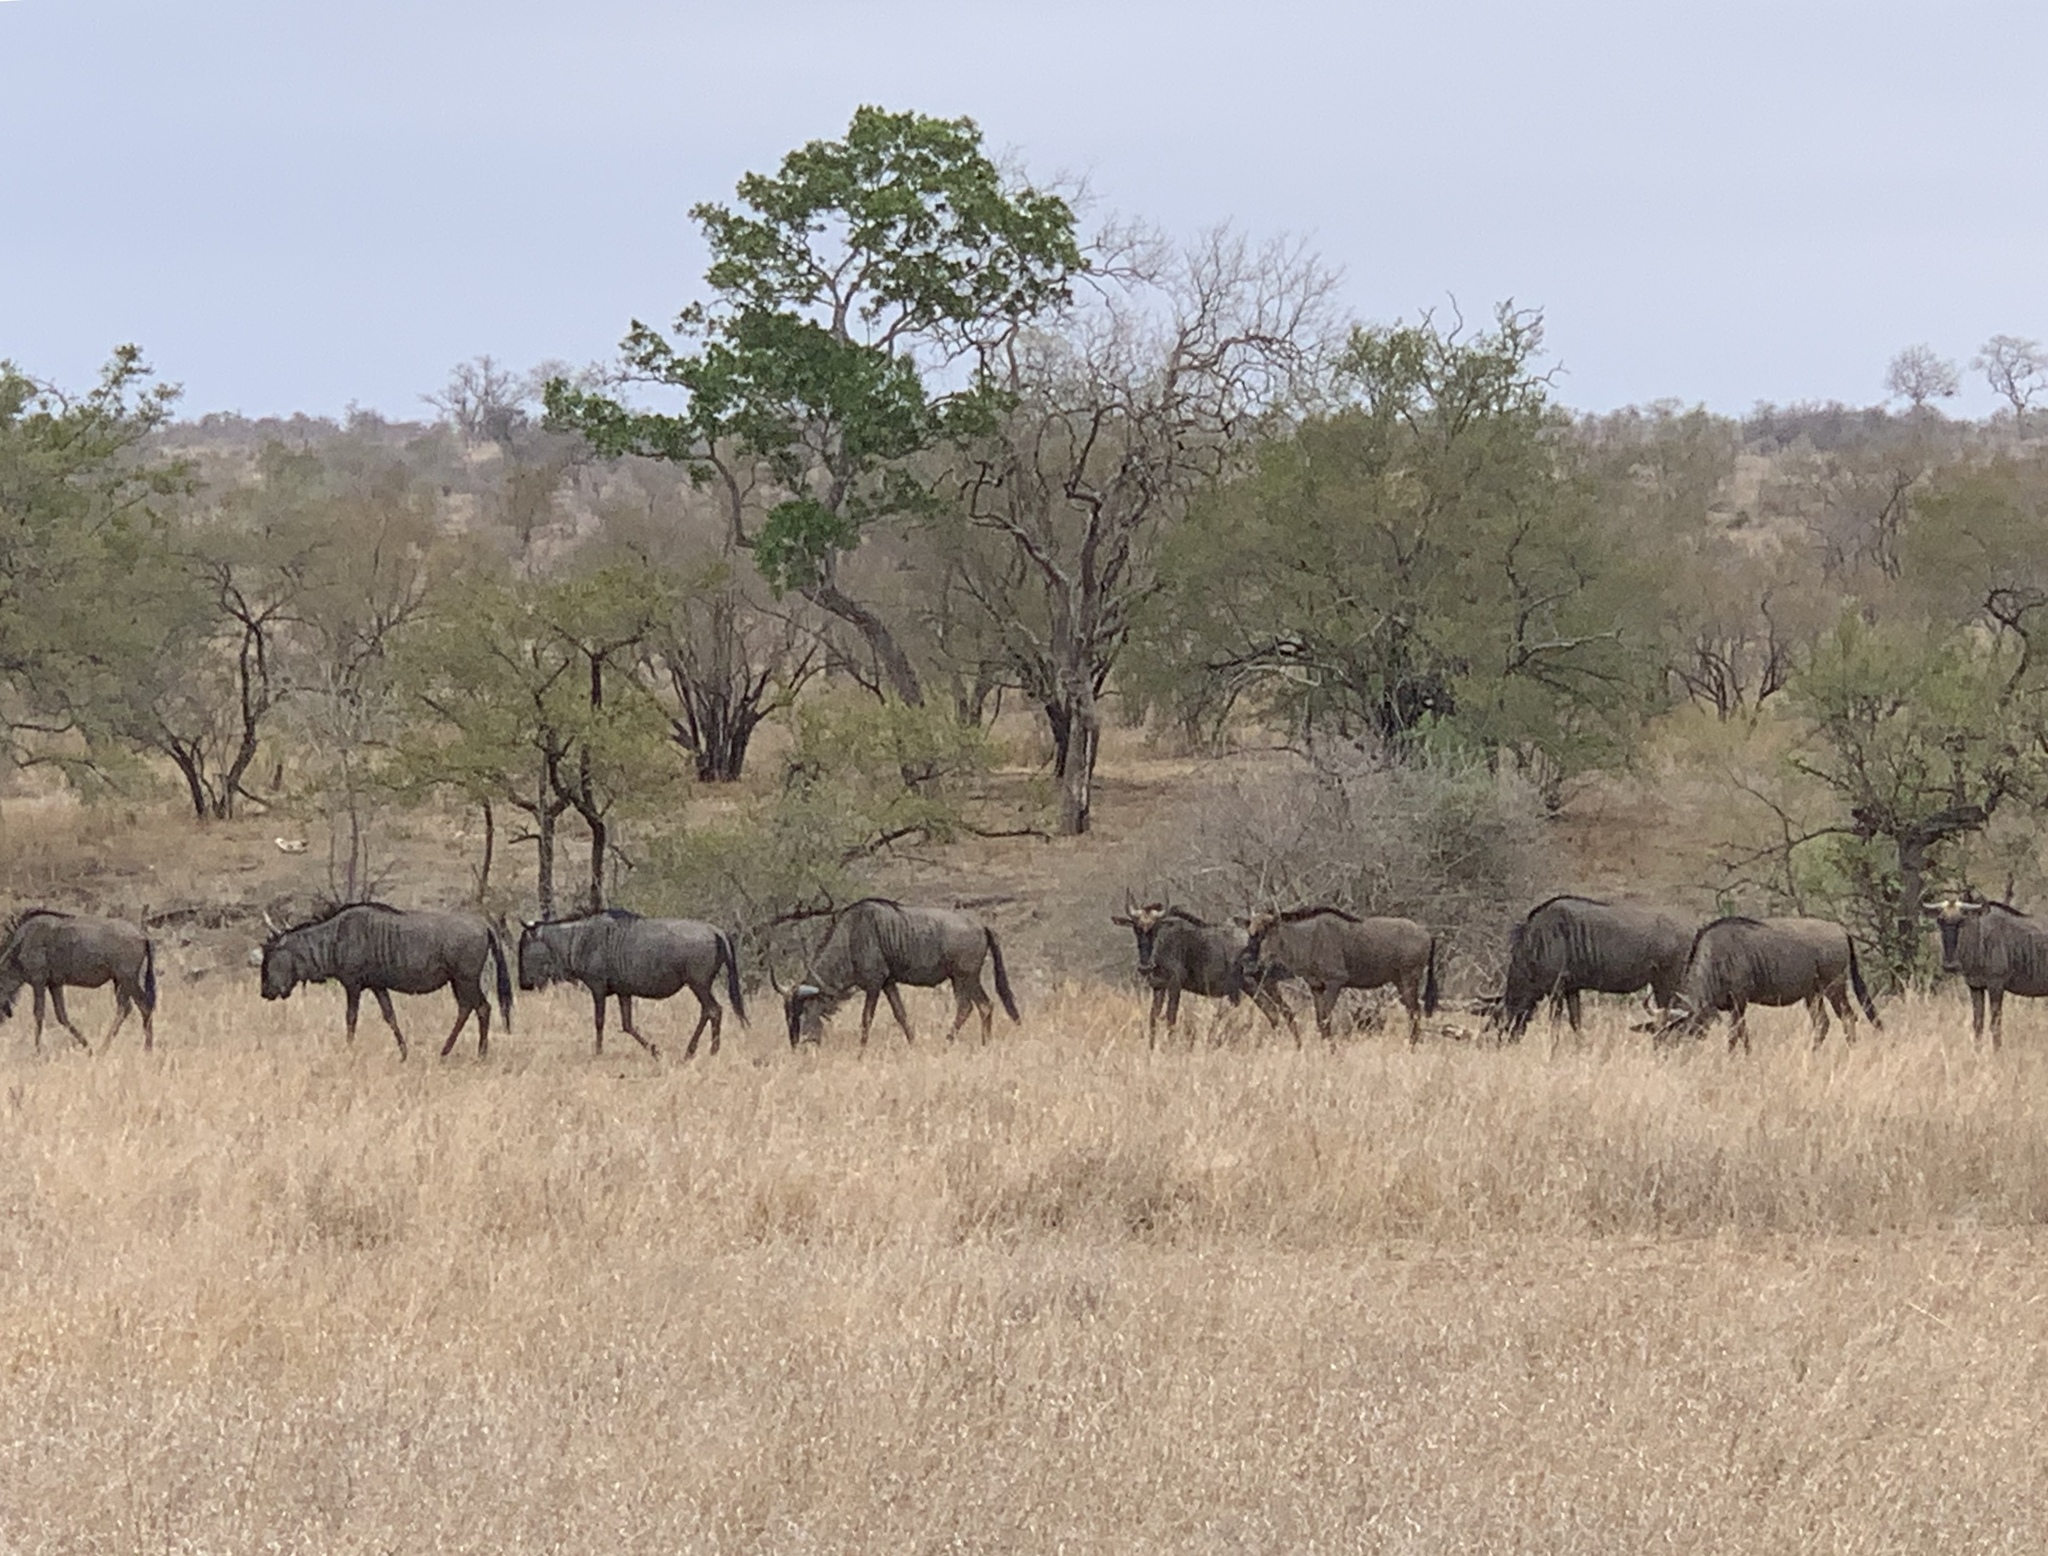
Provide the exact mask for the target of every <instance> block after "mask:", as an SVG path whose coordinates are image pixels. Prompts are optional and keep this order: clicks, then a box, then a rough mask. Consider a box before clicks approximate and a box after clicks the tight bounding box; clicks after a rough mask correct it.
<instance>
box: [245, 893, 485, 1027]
mask: <svg viewBox="0 0 2048 1556" xmlns="http://www.w3.org/2000/svg"><path fill="white" fill-rule="evenodd" d="M265 922H268V920H266V921H265ZM487 959H488V960H490V961H493V962H495V963H496V964H497V968H498V1013H499V1015H500V1016H501V1017H502V1018H503V1019H504V1023H505V1030H506V1031H508V1032H509V1031H511V1030H512V975H511V973H510V972H508V971H507V970H506V966H505V948H504V946H503V945H501V944H500V943H499V941H498V935H497V931H496V930H494V929H492V928H491V926H490V925H489V924H487V923H485V922H484V921H483V920H482V919H480V918H476V917H473V916H471V915H470V914H466V913H431V912H419V911H406V910H402V909H399V908H394V907H391V906H389V905H387V904H385V903H382V902H350V903H344V904H343V905H342V906H340V907H338V908H335V909H332V910H331V911H329V912H327V913H325V914H323V915H322V916H321V917H319V918H316V919H312V920H309V921H308V922H306V923H304V924H296V925H294V926H292V927H291V928H290V929H280V930H276V932H275V933H273V934H272V935H271V937H270V938H269V939H268V940H266V941H265V942H264V943H263V949H262V951H261V953H260V955H259V965H260V966H261V967H262V969H263V997H264V998H265V999H267V1000H281V999H283V998H284V997H285V996H286V995H288V994H290V993H291V992H292V990H293V989H295V988H297V987H298V986H299V985H300V984H302V983H326V982H328V981H330V980H332V981H333V982H335V983H338V984H340V985H341V991H342V993H343V994H344V995H346V996H347V998H348V1040H349V1041H350V1042H351V1043H353V1042H354V1041H355V1040H356V1010H357V1007H358V1006H359V1005H360V1004H361V1003H362V998H363V990H365V989H368V990H369V991H370V992H371V993H372V994H374V995H375V996H376V997H377V1008H378V1009H379V1010H381V1011H382V1012H383V1013H384V1022H385V1025H387V1026H389V1027H390V1028H391V1035H392V1036H393V1037H394V1038H396V1039H397V1040H398V1057H399V1058H401V1059H403V1058H404V1057H405V1056H406V1046H405V1034H404V1033H403V1032H401V1031H399V1029H398V1017H397V1015H396V1014H395V1013H394V1012H393V1011H392V1009H391V996H392V995H393V994H431V993H433V992H434V990H436V989H438V988H441V987H443V986H444V985H445V986H446V987H447V988H448V989H450V990H451V991H452V992H453V993H454V995H455V1008H456V1014H455V1025H454V1027H453V1028H451V1029H450V1031H449V1033H448V1041H447V1042H445V1043H443V1044H442V1045H441V1057H442V1058H444V1059H445V1058H447V1057H448V1054H449V1051H450V1050H451V1049H453V1048H454V1047H455V1039H456V1038H458V1037H460V1036H461V1035H462V1028H463V1024H464V1023H465V1022H467V1021H468V1020H469V1018H470V1015H471V1014H472V1013H474V1014H475V1016H476V1053H477V1057H478V1058H479V1059H481V1058H483V1057H484V1056H485V1055H486V1054H487V1053H489V1052H490V1047H491V1002H490V991H489V989H488V988H486V987H485V984H484V963H485V961H486V960H487Z"/></svg>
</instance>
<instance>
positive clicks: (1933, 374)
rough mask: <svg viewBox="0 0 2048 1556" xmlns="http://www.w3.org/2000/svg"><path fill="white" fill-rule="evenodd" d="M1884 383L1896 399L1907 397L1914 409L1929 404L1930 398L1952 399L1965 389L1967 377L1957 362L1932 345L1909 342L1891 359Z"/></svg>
mask: <svg viewBox="0 0 2048 1556" xmlns="http://www.w3.org/2000/svg"><path fill="white" fill-rule="evenodd" d="M1884 386H1885V388H1886V389H1888V390H1890V391H1891V393H1892V396H1893V397H1894V398H1895V399H1900V400H1904V401H1906V402H1907V403H1908V404H1910V405H1911V406H1912V407H1913V409H1914V410H1916V411H1920V410H1925V409H1926V408H1927V402H1928V401H1929V400H1947V399H1952V398H1953V397H1954V396H1955V395H1957V394H1958V393H1960V392H1961V391H1962V387H1963V380H1962V377H1961V375H1960V374H1958V373H1957V372H1956V365H1955V363H1953V362H1951V361H1949V359H1948V358H1947V357H1944V356H1942V355H1940V354H1939V353H1938V352H1936V351H1935V349H1934V348H1933V347H1932V346H1928V345H1918V346H1908V347H1906V349H1905V350H1903V351H1901V352H1900V353H1899V354H1898V355H1897V356H1895V357H1893V358H1892V360H1891V365H1890V366H1888V367H1887V368H1886V369H1885V372H1884Z"/></svg>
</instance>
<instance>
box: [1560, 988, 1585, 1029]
mask: <svg viewBox="0 0 2048 1556" xmlns="http://www.w3.org/2000/svg"><path fill="white" fill-rule="evenodd" d="M1564 1013H1565V1017H1566V1019H1568V1020H1569V1021H1570V1022H1571V1024H1572V1036H1573V1037H1581V1036H1584V1035H1585V1027H1584V1026H1583V1025H1582V1024H1581V1023H1582V1020H1583V1017H1584V1015H1585V1012H1583V1011H1582V1010H1580V1009H1579V991H1578V990H1577V989H1566V990H1565V991H1564Z"/></svg>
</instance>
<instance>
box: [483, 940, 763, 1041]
mask: <svg viewBox="0 0 2048 1556" xmlns="http://www.w3.org/2000/svg"><path fill="white" fill-rule="evenodd" d="M720 968H723V969H724V970H725V991H726V995H727V997H728V998H730V999H731V1000H732V1008H733V1014H735V1015H736V1016H738V1017H739V1018H740V1020H741V1021H745V1020H746V1019H747V1006H746V1001H745V1000H744V999H743V998H742V997H741V995H740V960H739V956H738V954H737V953H736V952H735V951H734V950H733V948H732V941H731V940H730V939H728V938H727V937H726V934H725V931H723V930H721V929H718V928H716V927H715V926H713V925H710V924H704V923H700V922H699V921H698V920H696V919H692V918H642V917H641V916H640V915H639V914H637V913H630V912H628V911H627V910H626V909H624V908H606V909H604V910H603V911H602V912H598V913H585V914H580V915H578V916H577V917H574V918H560V919H543V920H541V921H540V922H539V923H534V924H528V925H527V926H526V927H525V929H524V930H522V931H521V933H520V936H519V987H520V988H522V989H544V988H546V987H547V986H548V985H549V984H551V983H557V982H575V983H580V984H582V985H583V987H584V988H586V989H588V990H589V991H590V997H591V999H592V1001H593V1002H594V1004H595V1007H596V1020H597V1040H596V1043H595V1046H593V1048H592V1049H591V1052H592V1053H593V1054H602V1053H603V1052H604V1002H605V1001H606V1000H607V999H613V998H615V999H617V1000H618V1002H619V1025H620V1026H622V1027H624V1028H625V1029H626V1033H627V1035H628V1036H630V1037H631V1038H632V1039H633V1041H635V1042H636V1043H638V1044H639V1045H640V1046H641V1047H642V1048H644V1049H646V1050H647V1051H648V1052H649V1053H650V1054H653V1055H655V1056H656V1057H659V1056H660V1053H661V1050H660V1049H658V1048H656V1047H655V1046H654V1044H653V1043H651V1042H649V1041H648V1040H647V1039H646V1038H645V1037H643V1036H641V1035H640V1029H639V1028H638V1027H636V1026H634V1025H633V1001H634V1000H636V999H649V1000H665V999H667V998H669V997H670V996H671V995H673V994H679V993H681V992H682V990H684V989H685V988H687V989H688V990H689V991H690V992H691V993H692V994H694V995H696V996H697V1025H696V1027H695V1028H694V1029H693V1030H692V1031H691V1033H690V1044H689V1046H688V1047H687V1048H685V1049H684V1050H683V1057H684V1058H685V1059H690V1058H694V1057H696V1053H697V1041H698V1039H699V1038H701V1037H702V1036H703V1035H704V1029H705V1028H706V1027H709V1028H710V1029H711V1051H712V1052H713V1053H714V1054H715V1053H717V1052H718V1035H719V1031H720V1029H721V1028H722V1027H723V1026H724V1025H725V1010H724V1007H722V1006H721V1005H720V1004H719V1003H718V995H717V992H716V988H717V984H718V973H719V969H720Z"/></svg>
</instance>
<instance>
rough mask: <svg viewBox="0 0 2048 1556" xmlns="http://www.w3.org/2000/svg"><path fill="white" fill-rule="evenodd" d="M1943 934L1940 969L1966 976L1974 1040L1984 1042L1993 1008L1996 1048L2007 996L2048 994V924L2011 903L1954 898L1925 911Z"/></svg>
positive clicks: (1930, 905)
mask: <svg viewBox="0 0 2048 1556" xmlns="http://www.w3.org/2000/svg"><path fill="white" fill-rule="evenodd" d="M1922 911H1923V912H1925V913H1926V914H1927V916H1928V917H1929V918H1931V919H1933V920H1934V922H1935V925H1936V926H1937V927H1938V928H1939V929H1940V930H1941V970H1942V971H1943V972H1952V973H1961V974H1962V975H1963V982H1964V983H1966V984H1968V985H1969V989H1970V1036H1971V1038H1972V1039H1973V1040H1974V1041H1978V1042H1981V1041H1983V1038H1984V1004H1985V997H1986V996H1987V995H1988V996H1989V997H1990V1003H1991V1046H1992V1047H1993V1048H1994V1049H1995V1048H1997V1047H1998V1046H1999V1044H2000V1043H2001V1041H2002V1040H2003V1039H2004V1036H2005V997H2006V995H2008V994H2019V995H2023V996H2028V997H2039V996H2041V995H2044V994H2048V924H2043V923H2042V922H2041V920H2039V919H2036V918H2031V917H2029V916H2028V915H2027V914H2025V913H2022V912H2021V911H2020V910H2019V909H2018V908H2015V907H2013V906H2012V905H2011V904H2010V903H2006V902H1985V901H1982V900H1979V899H1975V898H1965V897H1949V898H1947V899H1945V900H1944V901H1942V902H1939V903H1928V904H1925V905H1924V906H1923V908H1922Z"/></svg>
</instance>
